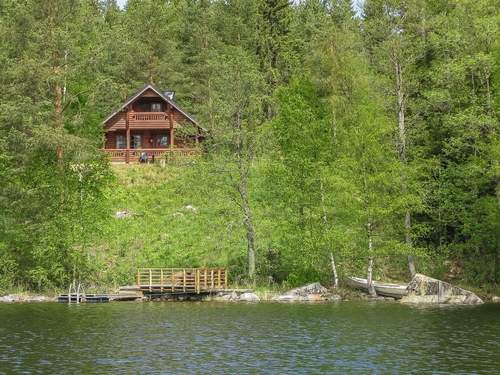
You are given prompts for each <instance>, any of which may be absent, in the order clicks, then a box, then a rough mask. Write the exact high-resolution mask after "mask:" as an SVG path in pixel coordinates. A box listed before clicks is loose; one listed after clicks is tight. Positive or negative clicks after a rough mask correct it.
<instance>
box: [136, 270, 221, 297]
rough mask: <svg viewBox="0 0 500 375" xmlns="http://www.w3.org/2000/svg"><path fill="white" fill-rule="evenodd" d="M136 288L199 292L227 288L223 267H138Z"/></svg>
mask: <svg viewBox="0 0 500 375" xmlns="http://www.w3.org/2000/svg"><path fill="white" fill-rule="evenodd" d="M136 283H137V289H138V290H141V291H142V292H144V293H148V292H149V293H162V294H163V293H165V294H200V293H213V292H217V291H222V290H225V289H227V270H226V269H225V268H139V269H138V270H137V275H136Z"/></svg>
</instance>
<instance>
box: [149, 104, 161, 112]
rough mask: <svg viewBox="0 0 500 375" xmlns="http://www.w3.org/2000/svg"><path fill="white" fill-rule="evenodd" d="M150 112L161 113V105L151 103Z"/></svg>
mask: <svg viewBox="0 0 500 375" xmlns="http://www.w3.org/2000/svg"><path fill="white" fill-rule="evenodd" d="M151 112H161V103H151Z"/></svg>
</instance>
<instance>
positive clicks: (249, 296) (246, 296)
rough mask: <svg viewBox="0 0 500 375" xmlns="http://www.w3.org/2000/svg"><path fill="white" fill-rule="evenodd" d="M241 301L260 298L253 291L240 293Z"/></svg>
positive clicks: (257, 300)
mask: <svg viewBox="0 0 500 375" xmlns="http://www.w3.org/2000/svg"><path fill="white" fill-rule="evenodd" d="M239 300H240V301H241V302H260V298H259V296H258V295H257V294H255V293H243V294H241V295H240V298H239Z"/></svg>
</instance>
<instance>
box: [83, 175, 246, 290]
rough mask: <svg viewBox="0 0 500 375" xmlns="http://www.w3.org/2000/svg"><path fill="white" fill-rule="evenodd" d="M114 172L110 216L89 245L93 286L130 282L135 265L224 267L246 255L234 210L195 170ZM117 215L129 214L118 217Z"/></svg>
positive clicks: (110, 193) (109, 207)
mask: <svg viewBox="0 0 500 375" xmlns="http://www.w3.org/2000/svg"><path fill="white" fill-rule="evenodd" d="M113 169H114V172H115V175H116V181H115V182H114V184H113V186H112V188H111V189H110V191H109V200H108V204H109V206H108V207H107V211H108V213H109V217H108V218H106V219H105V220H104V222H103V232H102V233H101V235H100V236H99V239H98V241H96V242H95V243H94V244H93V245H92V248H93V251H92V252H93V256H94V257H95V264H96V270H95V272H96V277H95V283H96V284H102V283H104V284H106V285H115V286H116V285H120V284H121V285H123V284H127V283H131V282H133V276H134V274H135V270H136V268H138V267H202V266H207V267H215V266H224V267H225V266H227V265H228V264H235V263H238V261H237V258H239V257H242V256H244V255H245V243H244V235H243V233H242V228H241V225H240V223H239V222H238V215H236V214H233V213H234V210H235V207H232V204H231V202H228V201H227V200H226V199H224V198H223V197H222V195H221V194H219V193H218V191H217V189H216V188H215V187H213V188H211V186H210V184H207V183H206V181H203V176H202V175H203V171H200V170H199V167H198V166H196V165H192V166H189V165H188V166H186V165H184V166H175V165H168V166H166V167H165V168H162V167H160V166H158V165H115V166H113ZM200 172H201V173H200ZM200 174H201V175H200ZM119 211H121V212H127V213H128V216H127V217H126V218H121V219H120V218H117V217H116V213H117V212H119ZM230 271H231V270H230Z"/></svg>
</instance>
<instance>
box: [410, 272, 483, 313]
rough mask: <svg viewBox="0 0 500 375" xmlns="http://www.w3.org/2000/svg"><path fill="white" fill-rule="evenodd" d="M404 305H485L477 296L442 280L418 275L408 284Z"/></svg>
mask: <svg viewBox="0 0 500 375" xmlns="http://www.w3.org/2000/svg"><path fill="white" fill-rule="evenodd" d="M401 302H402V303H439V304H466V305H475V304H480V303H483V301H482V300H481V298H479V297H478V296H477V295H476V294H474V293H472V292H470V291H468V290H465V289H462V288H458V287H456V286H453V285H451V284H449V283H446V282H444V281H441V280H437V279H433V278H432V277H428V276H425V275H422V274H419V273H417V274H416V275H415V276H414V277H413V279H412V280H411V281H410V283H409V284H408V295H407V296H404V297H403V298H402V299H401Z"/></svg>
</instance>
